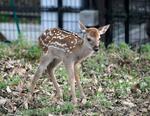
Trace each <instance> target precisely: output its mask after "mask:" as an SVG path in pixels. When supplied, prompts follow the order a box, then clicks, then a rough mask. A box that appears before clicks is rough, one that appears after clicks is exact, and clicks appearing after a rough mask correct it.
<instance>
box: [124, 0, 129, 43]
mask: <svg viewBox="0 0 150 116" xmlns="http://www.w3.org/2000/svg"><path fill="white" fill-rule="evenodd" d="M124 7H125V11H126V20H125V43H127V44H128V43H129V23H130V22H129V20H130V19H129V0H124Z"/></svg>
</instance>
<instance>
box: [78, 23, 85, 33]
mask: <svg viewBox="0 0 150 116" xmlns="http://www.w3.org/2000/svg"><path fill="white" fill-rule="evenodd" d="M79 26H80V29H81V31H82V32H86V29H87V28H86V27H85V25H84V24H83V23H82V22H81V21H79Z"/></svg>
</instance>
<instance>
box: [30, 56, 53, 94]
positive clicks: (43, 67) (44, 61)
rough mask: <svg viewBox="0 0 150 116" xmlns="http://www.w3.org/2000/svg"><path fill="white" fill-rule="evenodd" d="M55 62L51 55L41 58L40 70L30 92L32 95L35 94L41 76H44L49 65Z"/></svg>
mask: <svg viewBox="0 0 150 116" xmlns="http://www.w3.org/2000/svg"><path fill="white" fill-rule="evenodd" d="M52 60H53V58H52V57H50V55H48V54H46V55H43V56H42V57H41V60H40V65H39V66H38V69H37V71H36V73H35V75H34V77H33V79H32V81H31V85H30V91H31V95H32V94H33V91H34V88H35V84H36V81H37V80H38V79H39V78H40V76H41V75H42V73H43V72H44V71H45V70H46V68H47V66H48V64H49V63H50V62H51V61H52Z"/></svg>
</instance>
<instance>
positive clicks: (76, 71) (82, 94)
mask: <svg viewBox="0 0 150 116" xmlns="http://www.w3.org/2000/svg"><path fill="white" fill-rule="evenodd" d="M74 69H75V79H76V82H77V86H78V89H79V91H80V94H81V97H82V98H83V99H85V98H86V96H85V94H84V92H83V88H82V85H81V83H80V76H79V75H80V74H79V73H80V71H79V67H78V64H75V66H74Z"/></svg>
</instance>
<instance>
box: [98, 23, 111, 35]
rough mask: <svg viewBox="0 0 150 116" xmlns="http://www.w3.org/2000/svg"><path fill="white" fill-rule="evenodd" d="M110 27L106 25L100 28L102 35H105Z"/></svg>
mask: <svg viewBox="0 0 150 116" xmlns="http://www.w3.org/2000/svg"><path fill="white" fill-rule="evenodd" d="M109 27H110V25H105V26H102V27H100V28H98V30H99V32H100V35H102V34H105V33H106V31H107V30H108V28H109Z"/></svg>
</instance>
